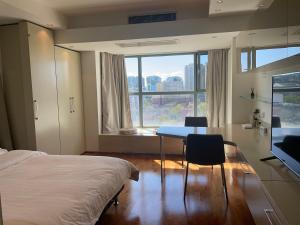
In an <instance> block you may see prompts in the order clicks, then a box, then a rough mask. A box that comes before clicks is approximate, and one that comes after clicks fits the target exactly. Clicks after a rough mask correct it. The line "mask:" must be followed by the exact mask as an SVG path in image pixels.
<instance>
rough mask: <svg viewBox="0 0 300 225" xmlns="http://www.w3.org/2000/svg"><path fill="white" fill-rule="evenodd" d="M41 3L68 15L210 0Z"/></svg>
mask: <svg viewBox="0 0 300 225" xmlns="http://www.w3.org/2000/svg"><path fill="white" fill-rule="evenodd" d="M37 1H39V2H40V3H41V4H43V5H46V6H48V7H51V8H53V9H56V10H58V11H59V12H61V13H63V14H66V15H74V14H85V13H92V12H95V11H97V12H101V11H115V12H116V11H120V10H137V9H138V10H148V9H150V10H153V9H159V8H163V7H174V8H176V7H179V6H181V5H186V4H199V3H200V4H201V3H207V4H208V2H209V0H184V1H183V0H63V1H62V0H37Z"/></svg>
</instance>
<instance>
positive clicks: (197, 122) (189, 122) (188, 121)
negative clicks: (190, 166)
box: [181, 117, 207, 166]
mask: <svg viewBox="0 0 300 225" xmlns="http://www.w3.org/2000/svg"><path fill="white" fill-rule="evenodd" d="M184 126H186V127H207V118H206V117H185V121H184ZM185 146H186V140H183V145H182V161H181V165H182V166H183V161H184V149H185Z"/></svg>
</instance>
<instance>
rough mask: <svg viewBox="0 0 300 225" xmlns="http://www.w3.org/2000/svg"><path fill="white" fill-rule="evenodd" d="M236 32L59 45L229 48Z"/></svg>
mask: <svg viewBox="0 0 300 225" xmlns="http://www.w3.org/2000/svg"><path fill="white" fill-rule="evenodd" d="M238 34H239V32H227V33H214V34H199V35H187V36H174V37H166V38H147V39H137V40H126V41H103V42H86V43H72V44H61V45H60V46H63V47H66V48H71V49H73V50H78V51H101V52H110V53H114V54H124V55H140V54H162V53H178V52H195V51H201V50H208V49H219V48H229V47H230V44H231V41H232V38H233V37H236V36H237V35H238Z"/></svg>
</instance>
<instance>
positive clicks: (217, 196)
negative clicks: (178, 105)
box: [97, 149, 255, 225]
mask: <svg viewBox="0 0 300 225" xmlns="http://www.w3.org/2000/svg"><path fill="white" fill-rule="evenodd" d="M112 156H117V157H119V158H123V159H126V160H128V161H130V162H132V163H134V164H135V165H136V166H137V167H138V168H139V170H140V180H139V182H134V181H128V183H127V184H126V185H125V188H124V190H123V192H122V193H121V194H120V196H119V200H120V204H119V205H118V206H114V205H112V206H111V207H110V208H109V209H108V211H107V212H106V213H105V214H103V215H102V217H101V218H100V220H99V221H98V223H97V225H159V224H161V225H186V224H189V225H192V224H194V225H196V224H197V225H198V224H205V225H210V224H211V225H219V224H228V225H229V224H232V225H234V224H237V225H241V224H242V225H248V224H249V225H250V224H251V225H252V224H255V223H254V220H253V218H252V215H251V213H250V211H249V208H248V206H247V204H246V201H245V198H244V195H243V190H242V188H241V186H242V185H240V184H241V182H240V178H241V176H242V174H244V172H243V171H242V170H244V169H243V168H241V167H242V166H245V164H243V163H240V160H241V158H240V157H239V155H237V154H236V152H235V151H233V150H232V149H231V150H227V163H226V164H225V173H226V180H227V186H228V195H229V204H228V205H227V204H226V200H225V196H224V192H223V188H222V180H221V176H220V175H221V173H220V172H221V171H220V168H219V166H215V167H214V169H213V170H212V169H211V167H201V166H196V165H192V166H191V167H190V168H191V170H190V174H189V179H188V189H187V197H186V202H185V203H184V201H183V189H184V174H185V173H184V171H185V169H183V168H182V167H181V161H180V160H181V159H180V157H171V158H169V160H167V161H166V179H165V183H164V185H161V180H160V160H159V157H155V156H144V155H124V154H123V155H122V154H119V155H112ZM167 159H168V157H167ZM247 168H248V169H249V167H247ZM250 170H251V168H250ZM252 172H253V171H252Z"/></svg>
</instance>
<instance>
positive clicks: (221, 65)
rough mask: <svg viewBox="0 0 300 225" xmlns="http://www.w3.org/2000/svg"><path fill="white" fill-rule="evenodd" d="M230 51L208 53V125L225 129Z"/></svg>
mask: <svg viewBox="0 0 300 225" xmlns="http://www.w3.org/2000/svg"><path fill="white" fill-rule="evenodd" d="M227 69H228V50H225V49H220V50H211V51H208V66H207V103H208V125H209V126H210V127H223V126H225V124H226V93H227Z"/></svg>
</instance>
